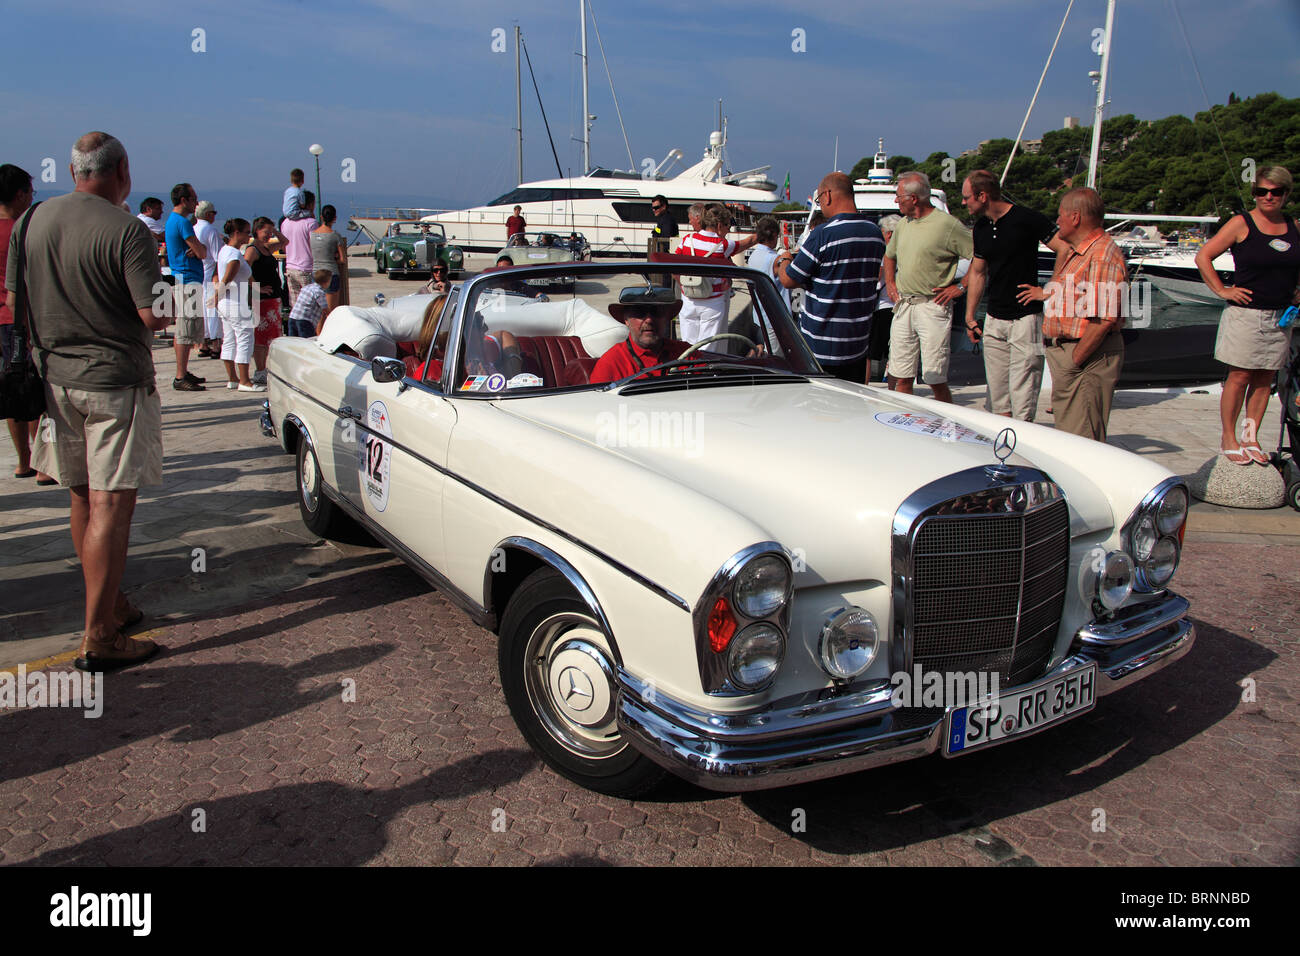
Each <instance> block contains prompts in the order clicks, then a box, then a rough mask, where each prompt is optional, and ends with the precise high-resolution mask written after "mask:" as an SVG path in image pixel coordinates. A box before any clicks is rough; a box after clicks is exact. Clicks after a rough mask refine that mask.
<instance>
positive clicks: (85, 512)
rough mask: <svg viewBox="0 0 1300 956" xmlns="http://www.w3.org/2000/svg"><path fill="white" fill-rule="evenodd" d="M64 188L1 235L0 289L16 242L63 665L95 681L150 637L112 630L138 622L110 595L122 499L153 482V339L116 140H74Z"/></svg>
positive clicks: (149, 253) (148, 276)
mask: <svg viewBox="0 0 1300 956" xmlns="http://www.w3.org/2000/svg"><path fill="white" fill-rule="evenodd" d="M71 171H72V176H73V179H74V181H75V182H76V191H75V192H72V193H69V194H68V195H66V196H58V197H56V198H54V199H51V200H49V201H48V202H44V203H41V204H39V206H38V207H33V209H32V210H31V211H30V212H29V213H28V214H27V217H26V219H25V220H24V221H20V222H19V223H17V224H16V225H15V228H14V233H13V236H12V238H11V239H10V243H9V250H8V256H9V258H8V268H7V270H6V272H5V286H6V288H8V289H9V290H10V291H9V296H8V301H9V303H10V307H11V308H13V307H15V306H16V304H17V303H16V301H15V299H16V297H15V296H14V294H13V290H15V289H17V287H18V286H17V283H18V268H17V263H18V258H19V256H18V244H19V240H20V237H21V236H22V230H23V228H24V227H26V230H27V232H26V237H25V240H24V246H25V257H26V262H25V264H24V266H25V267H24V269H23V270H22V271H23V277H24V283H25V287H26V297H25V298H26V301H27V302H28V303H30V310H29V312H28V314H29V316H30V319H31V327H32V331H33V335H32V340H33V343H32V344H33V346H34V352H35V356H36V363H37V367H38V368H39V369H40V373H41V377H42V378H43V379H44V380H45V383H46V405H47V409H46V416H45V418H44V419H43V420H42V422H41V428H40V431H39V433H38V437H37V448H36V456H35V458H36V460H37V461H38V462H39V464H38V465H37V467H39V468H40V469H42V470H43V471H46V472H48V473H49V474H52V475H54V476H55V477H57V478H58V479H59V482H60V483H61V484H62V485H64V486H65V487H67V488H68V490H69V491H70V492H71V525H72V541H73V545H74V546H75V548H76V551H77V556H78V557H79V558H80V559H81V570H82V575H83V577H84V579H85V585H86V625H85V632H84V635H83V638H82V642H81V648H80V651H79V654H78V657H77V659H76V662H75V663H76V666H77V667H78V668H80V669H82V670H89V671H107V670H114V669H117V668H120V667H126V666H129V665H131V664H137V663H139V662H141V661H144V660H147V659H148V658H149V657H152V656H153V654H154V653H156V652H157V650H158V647H157V645H156V644H154V643H153V641H149V640H132V639H131V638H129V637H127V636H126V634H125V633H124V629H125V628H128V627H130V626H131V625H133V624H136V623H138V622H139V621H140V619H141V618H142V617H143V613H142V612H141V611H139V610H138V609H137V608H134V607H132V606H131V604H130V603H129V602H128V601H127V599H126V596H125V595H124V594H122V592H121V589H120V585H121V582H122V573H123V570H124V569H125V566H126V553H127V542H128V539H129V537H130V533H131V516H132V514H133V512H134V510H135V500H136V491H137V489H138V488H140V487H142V486H144V485H151V484H160V483H161V482H162V409H161V405H160V402H159V397H158V390H157V388H156V386H155V384H154V367H153V356H152V353H151V351H150V342H151V340H152V337H153V333H154V332H155V331H158V330H160V329H162V328H164V327H165V326H166V325H167V323H168V321H169V318H168V314H167V313H168V312H169V311H170V310H168V309H166V308H155V307H154V306H155V297H156V296H157V295H158V291H159V290H160V289H166V285H165V284H163V283H162V281H161V279H162V276H161V273H160V271H159V268H158V256H157V246H156V245H155V244H154V241H153V238H152V236H150V235H149V230H148V229H147V228H146V227H145V225H144V223H142V222H141V221H140V220H139V219H137V218H136V217H134V216H132V215H131V214H130V213H127V212H124V211H123V210H122V209H121V208H120V206H119V203H121V202H122V200H123V199H125V198H126V196H127V195H128V194H129V193H130V191H131V171H130V167H129V165H128V163H127V157H126V151H125V150H124V149H123V148H122V144H121V143H120V142H118V141H117V139H115V138H114V137H112V136H109V135H108V134H107V133H101V132H94V133H87V134H86V135H85V136H83V137H81V138H80V139H79V140H77V143H76V145H75V146H74V147H73V149H72V165H71Z"/></svg>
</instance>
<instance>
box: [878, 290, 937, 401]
mask: <svg viewBox="0 0 1300 956" xmlns="http://www.w3.org/2000/svg"><path fill="white" fill-rule="evenodd" d="M951 336H952V303H951V302H949V303H948V304H947V305H935V304H934V301H933V300H932V299H912V298H909V297H908V296H902V297H901V301H899V302H897V303H895V304H894V321H893V323H892V324H891V325H890V326H889V369H888V372H889V374H890V375H891V376H893V377H894V378H913V379H914V378H916V371H917V363H918V361H919V362H920V366H921V381H922V382H924V383H925V384H926V385H942V384H944V383H945V382H947V381H948V353H949V350H950V348H951V343H950V342H949V339H950V338H951Z"/></svg>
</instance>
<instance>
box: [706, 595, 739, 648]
mask: <svg viewBox="0 0 1300 956" xmlns="http://www.w3.org/2000/svg"><path fill="white" fill-rule="evenodd" d="M735 633H736V616H735V615H734V614H732V613H731V605H729V604H728V603H727V599H726V598H724V597H720V598H718V599H717V600H716V601H714V602H713V610H712V611H710V612H709V647H711V648H713V653H715V654H721V653H722V652H723V651H725V650H726V649H727V645H728V644H729V643H731V638H732V637H733V636H734V635H735Z"/></svg>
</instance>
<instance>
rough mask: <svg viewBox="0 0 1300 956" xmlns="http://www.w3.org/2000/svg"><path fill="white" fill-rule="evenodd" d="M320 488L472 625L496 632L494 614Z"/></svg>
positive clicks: (344, 501)
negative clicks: (466, 616)
mask: <svg viewBox="0 0 1300 956" xmlns="http://www.w3.org/2000/svg"><path fill="white" fill-rule="evenodd" d="M320 487H321V491H323V492H324V493H325V495H326V496H327V497H328V498H329V499H330V501H332V502H334V503H335V504H336V505H338V506H339V508H340V509H342V510H343V512H344V513H345V514H346V515H347V516H348V517H349V518H351V519H352V520H353V521H355V522H356V523H357V524H359V525H361V527H363V528H365V530H366V531H367V532H369V533H370V534H372V535H374V536H375V537H376V538H377V539H379V541H380V543H382V544H383V545H384V547H386V548H388V550H390V551H392V552H393V553H394V554H396V555H397V556H398V557H399V558H401V559H402V561H403V562H405V563H406V564H407V565H409V566H410V567H411V569H412V570H413V571H415V573H416V574H418V575H420V577H422V578H424V579H425V580H426V581H428V582H429V584H431V585H433V587H435V588H437V589H438V590H439V591H441V592H442V593H443V595H444V596H446V597H447V598H448V599H449V600H450V601H451V602H452V603H453V604H455V605H456V606H457V607H459V608H460V609H461V610H462V611H464V612H465V613H467V614H468V615H469V616H470V617H471V618H472V619H473V621H474V623H475V624H477V625H478V626H479V627H483V628H487V629H488V630H490V631H495V630H496V624H497V622H496V615H494V614H493V613H492V612H491V611H488V610H487V609H485V608H483V607H481V606H480V605H479V604H478V603H477V602H476V601H475V600H474V599H473V598H471V597H470V596H469V595H468V594H466V593H465V592H464V591H462V590H461V589H460V588H458V587H456V585H454V584H452V583H451V582H450V581H449V580H447V579H446V578H445V577H443V575H442V573H441V572H440V571H438V570H437V569H436V568H435V567H434V566H433V565H431V564H429V563H428V562H427V561H425V560H424V559H423V558H421V557H420V556H419V555H418V554H416V553H415V552H414V551H412V550H411V549H410V548H408V547H406V546H405V545H403V544H402V543H401V542H400V541H398V540H397V539H396V538H394V537H393V536H392V535H390V534H389V533H388V532H387V531H385V530H384V529H383V528H381V527H380V526H379V525H377V524H375V523H374V522H373V521H371V520H370V518H369V517H367V516H366V513H365V512H364V511H362V510H360V509H358V508H357V507H356V506H355V505H353V504H352V503H351V502H349V501H348V500H347V499H346V498H344V497H343V496H342V495H341V494H339V492H338V491H336V490H335V489H334V488H332V487H330V486H329V485H327V484H326V483H325V482H324V481H322V482H321V486H320Z"/></svg>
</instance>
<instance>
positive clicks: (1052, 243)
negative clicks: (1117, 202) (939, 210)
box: [961, 169, 1066, 422]
mask: <svg viewBox="0 0 1300 956" xmlns="http://www.w3.org/2000/svg"><path fill="white" fill-rule="evenodd" d="M961 199H962V204H963V205H964V206H965V207H966V209H967V210H968V211H969V212H970V214H971V215H972V216H973V217H974V221H975V225H974V229H973V230H972V238H973V240H974V246H975V257H974V259H972V260H971V266H970V275H969V277H968V280H967V281H968V282H969V283H970V284H969V286H968V288H967V297H966V335H967V337H968V338H969V339H970V340H971V342H977V341H978V340H979V339H980V337H981V336H982V337H983V339H984V377H985V379H986V380H987V382H988V404H987V408H988V410H989V411H991V412H993V413H994V414H997V415H1006V416H1008V417H1010V418H1018V419H1020V420H1021V421H1026V422H1032V421H1033V420H1034V418H1035V416H1036V415H1037V412H1038V392H1039V389H1040V388H1041V386H1042V382H1043V327H1042V320H1043V304H1042V302H1041V301H1039V302H1036V301H1033V300H1026V298H1025V297H1024V296H1023V293H1022V291H1021V289H1020V288H1019V287H1020V286H1021V285H1026V286H1037V285H1038V244H1039V243H1040V242H1041V243H1044V244H1045V245H1047V246H1048V247H1049V248H1051V250H1052V251H1053V252H1056V253H1058V254H1059V253H1060V252H1061V250H1062V249H1064V248H1066V244H1065V242H1064V241H1063V240H1062V239H1060V238H1058V237H1057V236H1056V226H1055V225H1054V224H1053V223H1052V222H1051V221H1050V220H1049V219H1048V218H1047V217H1046V216H1043V215H1042V214H1041V213H1037V212H1035V211H1034V210H1032V209H1028V208H1026V207H1024V206H1017V205H1013V204H1012V203H1010V202H1007V201H1006V200H1005V199H1003V198H1002V189H1001V187H1000V186H999V184H998V181H997V179H995V178H994V177H993V175H992V174H991V173H990V172H989V171H988V170H985V169H978V170H976V171H975V172H973V173H971V174H970V175H969V176H967V177H966V179H965V181H964V182H962V184H961ZM986 286H987V288H988V294H989V299H988V314H987V315H986V316H985V319H984V328H983V331H982V332H981V330H980V327H979V324H978V323H977V322H976V321H975V309H976V307H977V306H978V305H979V301H980V296H981V295H982V294H983V293H984V290H985V287H986Z"/></svg>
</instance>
